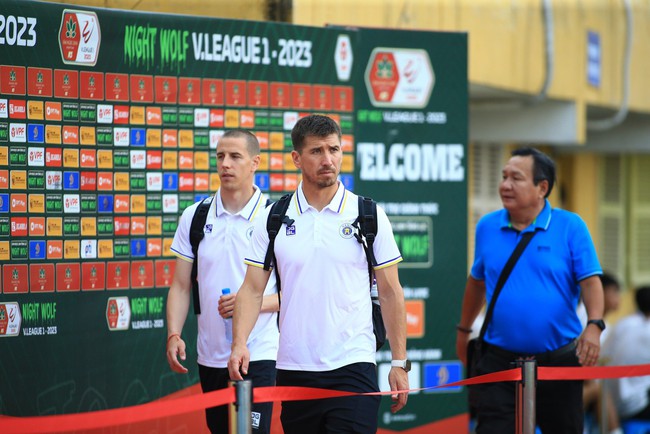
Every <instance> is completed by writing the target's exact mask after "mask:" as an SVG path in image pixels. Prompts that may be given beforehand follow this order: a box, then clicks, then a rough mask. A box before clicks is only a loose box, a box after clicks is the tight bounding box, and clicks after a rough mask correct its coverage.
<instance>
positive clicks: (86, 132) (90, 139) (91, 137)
mask: <svg viewBox="0 0 650 434" xmlns="http://www.w3.org/2000/svg"><path fill="white" fill-rule="evenodd" d="M79 134H80V135H81V144H82V145H95V144H96V142H95V127H81V128H80V130H79Z"/></svg>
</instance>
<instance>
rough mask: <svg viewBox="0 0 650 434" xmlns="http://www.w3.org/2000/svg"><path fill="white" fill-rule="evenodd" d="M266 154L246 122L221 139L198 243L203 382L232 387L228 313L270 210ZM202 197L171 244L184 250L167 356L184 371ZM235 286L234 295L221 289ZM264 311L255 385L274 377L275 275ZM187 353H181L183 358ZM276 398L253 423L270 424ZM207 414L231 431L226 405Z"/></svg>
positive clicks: (260, 428) (172, 292)
mask: <svg viewBox="0 0 650 434" xmlns="http://www.w3.org/2000/svg"><path fill="white" fill-rule="evenodd" d="M259 161H260V146H259V142H258V141H257V138H256V137H255V136H254V135H253V134H251V133H250V132H248V131H245V130H232V131H228V132H226V133H225V134H224V135H223V137H222V138H221V139H220V140H219V142H218V144H217V171H218V173H219V178H220V179H221V187H220V188H219V190H218V191H217V192H216V194H215V195H214V197H213V199H212V202H211V204H210V209H209V211H208V214H207V218H206V221H205V226H204V228H203V232H204V238H203V240H202V241H201V243H200V244H199V248H198V268H197V271H198V275H197V280H198V283H199V297H200V306H201V313H200V314H198V315H197V319H198V338H197V350H198V364H199V377H200V379H201V387H202V389H203V391H204V392H209V391H213V390H217V389H222V388H225V387H227V385H228V381H229V375H228V370H227V363H228V358H229V356H230V345H231V342H230V341H229V340H228V338H227V337H226V327H225V322H224V320H226V319H227V321H231V319H230V318H231V317H232V312H233V308H234V304H235V300H236V298H237V297H236V291H237V289H238V288H239V286H240V285H241V283H242V282H243V280H244V274H245V271H246V266H245V264H244V262H243V261H244V256H245V254H246V252H247V251H248V247H249V244H250V237H251V233H252V230H253V222H254V219H255V218H257V217H258V216H260V215H261V214H263V211H264V207H265V205H266V198H265V197H264V195H263V194H262V192H261V191H260V190H259V188H257V186H255V185H254V184H253V180H254V174H255V170H257V167H258V165H259ZM198 206H199V202H197V203H195V204H194V205H192V206H189V207H188V208H187V209H186V210H185V211H184V212H183V215H182V216H181V218H180V222H179V225H178V229H177V230H176V234H175V236H174V241H173V242H172V246H171V250H172V252H174V254H175V255H176V256H177V257H178V258H177V259H176V269H175V272H174V279H173V282H172V285H171V287H170V288H169V296H168V298H167V327H168V331H167V361H168V363H169V366H170V368H171V369H172V370H173V371H175V372H178V373H187V372H188V370H187V368H185V367H184V366H183V365H182V364H181V361H183V360H185V357H186V354H185V348H186V347H185V342H184V341H183V339H182V338H181V332H182V330H183V325H184V323H185V320H186V318H187V314H188V310H189V306H190V294H191V292H192V282H191V272H192V264H193V262H194V261H195V258H194V254H193V253H192V247H191V244H190V226H191V223H192V217H193V216H194V213H195V211H196V209H197V208H198ZM224 288H229V289H230V290H231V294H230V295H222V289H224ZM263 289H264V297H263V303H262V314H261V315H260V317H259V319H258V320H257V323H255V327H254V328H253V331H252V333H251V334H250V337H249V338H248V341H247V344H248V346H249V348H250V352H251V360H252V361H251V368H250V376H248V378H250V379H251V380H252V382H253V385H254V386H273V385H274V384H275V376H276V372H275V359H276V356H277V350H278V328H277V323H276V322H277V313H276V312H277V310H278V296H277V290H276V287H275V279H270V280H269V282H268V284H267V285H265V287H264V288H263ZM179 359H180V361H179ZM272 412H273V404H272V403H264V404H255V405H253V408H252V413H253V414H252V418H253V428H254V429H255V432H257V433H265V434H268V433H269V432H270V424H271V415H272ZM206 421H207V424H208V427H209V428H210V431H211V432H213V433H224V434H226V433H229V432H230V431H229V429H228V412H227V407H226V406H220V407H214V408H209V409H206Z"/></svg>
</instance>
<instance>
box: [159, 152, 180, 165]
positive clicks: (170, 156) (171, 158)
mask: <svg viewBox="0 0 650 434" xmlns="http://www.w3.org/2000/svg"><path fill="white" fill-rule="evenodd" d="M162 155H163V157H162V158H163V169H165V170H175V169H178V153H177V152H176V151H163V154H162Z"/></svg>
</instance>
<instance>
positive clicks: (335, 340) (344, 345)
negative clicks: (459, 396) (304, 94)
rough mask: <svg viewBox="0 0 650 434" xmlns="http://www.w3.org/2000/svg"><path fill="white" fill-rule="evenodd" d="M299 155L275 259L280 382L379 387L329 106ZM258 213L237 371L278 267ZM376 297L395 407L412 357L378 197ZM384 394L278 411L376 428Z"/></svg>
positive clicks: (298, 147)
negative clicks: (268, 263)
mask: <svg viewBox="0 0 650 434" xmlns="http://www.w3.org/2000/svg"><path fill="white" fill-rule="evenodd" d="M291 141H292V142H293V148H294V150H293V151H292V153H291V156H292V157H293V162H294V164H295V165H296V167H297V168H298V169H300V171H301V174H302V182H301V183H300V185H299V186H298V189H297V190H296V192H295V193H294V194H293V196H292V197H291V202H290V204H289V208H288V210H287V214H286V216H287V217H288V218H289V219H291V220H292V222H289V223H287V225H286V226H285V225H283V226H282V228H281V229H280V231H279V233H278V235H277V238H276V239H275V249H274V251H275V256H276V262H275V264H274V266H275V267H277V271H278V272H279V276H280V281H281V285H280V287H281V288H282V290H281V308H280V347H279V349H278V363H277V368H278V377H277V385H278V386H304V387H318V388H324V389H331V390H344V391H349V392H359V393H364V392H376V391H379V386H378V383H377V367H376V365H375V363H376V347H375V345H376V344H375V337H374V334H373V328H372V314H371V312H372V307H371V300H370V294H369V288H368V286H369V282H368V279H369V276H368V263H367V259H366V255H365V253H364V251H363V248H362V246H361V244H359V243H358V242H357V240H356V239H355V237H354V234H353V229H352V228H353V227H352V223H353V222H354V221H355V220H356V219H357V217H358V215H359V212H358V207H357V196H356V195H355V194H354V193H352V192H350V191H348V190H346V189H345V187H344V186H343V184H342V183H341V182H340V181H339V179H338V175H339V172H340V170H341V163H342V160H343V154H342V150H341V129H340V127H339V126H338V124H336V122H335V121H334V120H332V119H331V118H329V117H327V116H322V115H309V116H306V117H304V118H302V119H300V120H299V121H298V122H297V123H296V125H295V126H294V128H293V130H292V132H291ZM269 212H270V211H269V210H268V209H267V211H266V213H264V214H263V216H262V217H260V220H259V221H258V222H257V223H256V226H255V231H254V232H253V241H252V246H251V250H250V251H249V255H248V256H247V257H246V263H247V264H248V270H247V271H246V278H245V280H244V283H243V285H242V286H241V288H240V289H239V295H238V297H237V301H236V305H235V318H234V334H235V336H234V340H233V345H232V353H231V356H230V361H229V363H228V369H229V370H230V377H231V379H233V380H239V379H241V375H242V373H243V374H245V373H246V372H248V369H249V366H248V360H249V351H248V348H247V347H246V340H247V336H248V333H249V332H250V330H251V328H252V326H253V324H255V320H256V318H257V315H258V312H259V309H260V307H261V306H262V291H263V289H264V286H265V285H266V281H267V280H268V279H269V276H270V275H271V274H272V272H271V271H266V270H264V268H263V264H264V259H265V256H266V252H267V249H268V246H269V237H268V233H267V231H266V230H265V227H266V216H267V215H268V213H269ZM373 250H374V254H375V257H376V262H377V265H376V266H374V274H375V277H376V279H377V287H378V291H379V300H380V303H381V308H382V312H383V317H384V324H385V326H386V333H387V337H388V340H389V341H390V349H391V352H392V357H393V361H392V363H391V366H392V367H391V370H390V373H389V375H388V382H389V384H390V388H391V390H393V391H395V393H394V395H393V401H394V402H393V405H392V407H391V409H392V411H393V412H396V411H398V410H400V409H401V408H402V407H404V405H406V401H407V393H406V392H400V393H397V391H404V390H408V384H409V383H408V375H407V372H408V370H409V369H410V362H409V361H408V360H407V359H406V311H405V307H404V292H403V290H402V286H401V284H400V282H399V275H398V270H397V264H398V262H400V261H401V260H402V256H401V255H400V252H399V250H398V248H397V244H396V242H395V239H394V237H393V231H392V228H391V225H390V222H389V220H388V217H387V216H386V213H385V212H384V210H383V209H381V207H379V206H378V207H377V235H376V238H375V242H374V249H373ZM379 401H380V399H379V396H350V397H342V398H332V399H322V400H312V401H285V402H283V403H282V414H281V416H280V419H281V421H282V427H283V429H284V432H285V434H304V433H325V432H327V433H375V432H376V431H377V415H378V410H379Z"/></svg>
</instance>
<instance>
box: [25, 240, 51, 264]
mask: <svg viewBox="0 0 650 434" xmlns="http://www.w3.org/2000/svg"><path fill="white" fill-rule="evenodd" d="M46 253H47V249H46V246H45V240H37V241H30V242H29V259H45V255H46Z"/></svg>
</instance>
